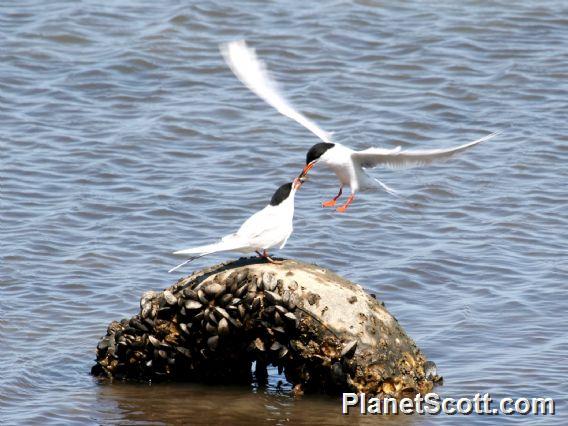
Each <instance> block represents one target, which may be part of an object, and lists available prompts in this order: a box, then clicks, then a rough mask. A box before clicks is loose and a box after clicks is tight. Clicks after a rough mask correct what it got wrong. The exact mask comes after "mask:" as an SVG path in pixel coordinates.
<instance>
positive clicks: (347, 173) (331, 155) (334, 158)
mask: <svg viewBox="0 0 568 426" xmlns="http://www.w3.org/2000/svg"><path fill="white" fill-rule="evenodd" d="M352 153H353V150H352V149H349V148H347V147H346V146H343V145H339V144H336V145H335V146H334V147H333V148H331V149H329V150H328V151H326V152H325V154H324V155H322V157H321V161H322V163H324V164H325V165H326V166H328V167H329V168H330V169H331V170H333V172H334V173H335V174H336V176H337V178H338V179H339V182H341V184H342V185H349V186H351V187H352V185H353V183H354V181H356V176H355V169H354V167H353V162H352V161H351V154H352ZM352 189H353V188H352Z"/></svg>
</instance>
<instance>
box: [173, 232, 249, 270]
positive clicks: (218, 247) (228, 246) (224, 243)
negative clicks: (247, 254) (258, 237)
mask: <svg viewBox="0 0 568 426" xmlns="http://www.w3.org/2000/svg"><path fill="white" fill-rule="evenodd" d="M247 247H248V244H247V243H246V242H243V241H242V240H241V239H240V238H239V237H237V236H236V235H235V234H232V235H228V236H226V237H225V238H223V239H222V240H221V241H219V242H218V243H214V244H207V245H205V246H199V247H193V248H189V249H184V250H178V251H174V254H193V255H195V256H191V257H190V258H189V259H187V260H186V261H185V262H183V263H180V264H179V265H177V266H175V267H173V268H172V269H170V270H169V271H168V273H170V272H173V271H175V270H177V269H179V268H181V267H182V266H184V265H186V264H188V263H189V262H192V261H194V260H195V259H199V258H200V257H203V256H207V255H208V254H212V253H218V252H221V251H232V250H240V249H245V248H247Z"/></svg>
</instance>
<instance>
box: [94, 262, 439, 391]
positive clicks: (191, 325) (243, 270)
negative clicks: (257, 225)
mask: <svg viewBox="0 0 568 426" xmlns="http://www.w3.org/2000/svg"><path fill="white" fill-rule="evenodd" d="M163 305H165V307H167V309H164V306H163ZM158 308H160V309H158ZM142 322H144V324H142ZM145 342H147V343H145ZM115 348H117V349H116V350H115ZM253 361H257V363H256V365H257V370H259V368H264V367H263V366H266V365H269V364H272V365H274V366H276V367H278V370H279V371H283V372H284V374H285V376H286V378H287V380H288V381H289V382H290V383H291V384H292V385H293V387H294V389H300V390H301V391H302V392H327V393H331V394H339V393H341V392H365V393H366V394H371V395H377V396H385V395H389V396H395V397H397V398H401V397H403V396H412V395H414V394H416V393H418V392H420V393H422V394H425V393H427V392H429V391H430V390H431V389H432V387H433V384H434V383H435V382H438V381H441V377H440V376H438V375H437V372H436V369H435V368H433V366H434V365H435V364H434V363H432V362H431V361H427V360H426V358H425V357H424V355H423V354H422V352H421V351H420V350H419V349H418V348H417V347H416V344H415V343H414V341H413V340H412V339H411V338H410V337H408V336H407V335H406V333H405V332H404V330H403V329H402V327H401V326H400V325H399V323H398V322H397V320H396V319H395V318H394V317H393V316H392V315H391V314H390V313H389V312H388V311H387V310H386V308H385V307H384V303H383V302H381V301H380V300H377V299H376V296H374V295H373V296H371V295H369V294H367V293H365V291H364V290H363V289H362V288H361V286H359V285H357V284H354V283H352V282H350V281H347V280H345V279H343V278H341V277H340V276H338V275H336V274H334V273H332V272H330V271H328V270H326V269H323V268H320V267H318V266H315V265H307V264H304V263H301V262H297V261H293V260H286V261H284V262H282V263H279V264H274V263H267V262H266V261H265V260H261V259H258V258H242V259H239V260H237V261H233V262H226V263H222V264H219V265H215V266H212V267H209V268H205V269H203V270H201V271H197V272H194V273H193V274H191V275H190V276H188V277H186V278H183V279H181V280H179V281H178V282H177V283H175V284H174V285H173V286H171V287H170V288H168V289H167V290H165V291H164V292H146V293H144V295H143V297H142V300H141V303H140V312H139V314H138V315H136V316H134V317H133V318H131V319H130V320H123V321H122V322H120V323H119V322H116V321H113V322H112V323H111V325H110V326H109V327H108V330H107V334H106V336H104V337H103V338H102V339H101V341H100V342H99V344H98V349H97V363H96V365H95V366H94V367H93V369H92V373H93V374H95V375H97V376H106V377H111V378H120V379H125V380H176V381H179V380H188V381H204V382H227V381H233V382H239V383H249V382H250V380H251V365H252V362H253ZM259 366H260V367H259ZM257 374H259V372H258V371H257Z"/></svg>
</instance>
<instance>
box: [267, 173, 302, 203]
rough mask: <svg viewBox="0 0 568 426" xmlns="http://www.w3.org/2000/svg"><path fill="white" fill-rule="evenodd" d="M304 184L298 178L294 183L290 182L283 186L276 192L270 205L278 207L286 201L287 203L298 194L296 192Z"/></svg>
mask: <svg viewBox="0 0 568 426" xmlns="http://www.w3.org/2000/svg"><path fill="white" fill-rule="evenodd" d="M302 183H304V181H303V180H302V179H300V178H296V179H294V181H293V182H288V183H285V184H284V185H282V186H281V187H280V188H278V189H277V190H276V192H275V193H274V195H273V196H272V199H271V200H270V205H271V206H278V205H280V204H282V203H283V202H284V201H286V200H287V199H289V198H290V197H291V196H293V195H294V194H295V193H296V191H297V190H298V189H299V188H300V186H302Z"/></svg>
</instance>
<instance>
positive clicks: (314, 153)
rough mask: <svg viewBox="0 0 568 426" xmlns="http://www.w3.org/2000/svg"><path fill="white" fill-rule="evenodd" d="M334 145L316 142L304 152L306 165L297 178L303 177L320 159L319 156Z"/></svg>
mask: <svg viewBox="0 0 568 426" xmlns="http://www.w3.org/2000/svg"><path fill="white" fill-rule="evenodd" d="M334 146H335V144H333V143H327V142H320V143H316V144H315V145H314V146H312V147H311V148H310V150H309V151H308V153H307V154H306V167H304V170H302V173H301V174H300V176H299V178H300V179H303V178H304V177H305V176H306V175H307V174H308V172H309V171H310V170H311V168H312V167H314V166H315V165H316V163H317V162H318V161H319V160H320V159H321V157H322V156H323V155H324V154H325V153H326V152H327V151H328V150H330V149H331V148H333V147H334Z"/></svg>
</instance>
